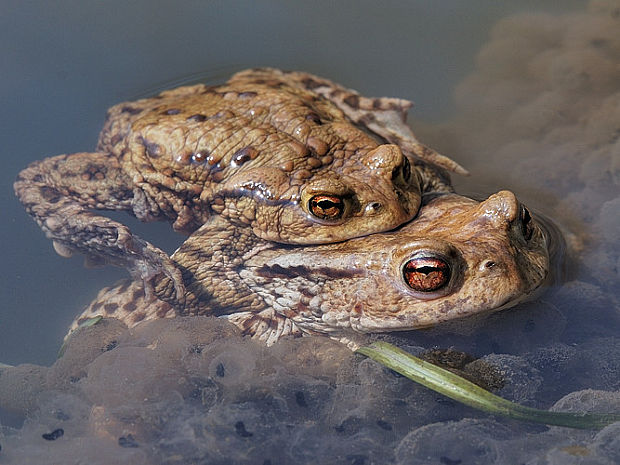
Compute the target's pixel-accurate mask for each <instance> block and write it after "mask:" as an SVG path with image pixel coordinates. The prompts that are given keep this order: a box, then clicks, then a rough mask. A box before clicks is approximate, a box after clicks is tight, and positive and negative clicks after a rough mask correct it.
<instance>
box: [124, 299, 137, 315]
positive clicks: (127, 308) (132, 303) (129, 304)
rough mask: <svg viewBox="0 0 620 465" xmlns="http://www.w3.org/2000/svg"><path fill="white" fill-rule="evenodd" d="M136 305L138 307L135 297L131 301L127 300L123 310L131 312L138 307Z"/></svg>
mask: <svg viewBox="0 0 620 465" xmlns="http://www.w3.org/2000/svg"><path fill="white" fill-rule="evenodd" d="M136 307H137V305H136V301H135V299H132V300H130V301H129V302H127V303H126V304H125V305H123V310H125V311H126V312H130V313H131V312H133V311H134V310H135V309H136Z"/></svg>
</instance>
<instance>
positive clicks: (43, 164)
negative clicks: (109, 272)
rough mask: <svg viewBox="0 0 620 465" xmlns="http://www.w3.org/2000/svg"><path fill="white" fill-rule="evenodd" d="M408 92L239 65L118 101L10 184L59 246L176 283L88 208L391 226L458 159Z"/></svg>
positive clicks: (136, 242) (291, 230)
mask: <svg viewBox="0 0 620 465" xmlns="http://www.w3.org/2000/svg"><path fill="white" fill-rule="evenodd" d="M410 105H411V104H410V102H408V101H406V100H402V99H391V98H377V99H375V98H366V97H362V96H360V95H359V94H358V93H357V92H355V91H353V90H349V89H345V88H343V87H342V86H340V85H338V84H335V83H333V82H331V81H328V80H326V79H322V78H319V77H318V76H313V75H310V74H307V73H299V72H283V71H279V70H275V69H255V70H248V71H243V72H241V73H238V74H237V75H235V76H233V77H232V78H231V79H230V80H229V81H228V82H227V83H226V84H224V85H221V86H207V85H203V84H198V85H193V86H184V87H180V88H177V89H173V90H168V91H165V92H162V93H160V94H159V95H157V96H155V97H153V98H147V99H142V100H137V101H135V102H124V103H120V104H118V105H115V106H113V107H112V108H111V109H110V110H109V111H108V115H107V119H106V122H105V125H104V128H103V130H102V132H101V134H100V137H99V143H98V146H97V149H96V151H95V152H82V153H74V154H71V155H60V156H56V157H51V158H46V159H44V160H42V161H38V162H35V163H33V164H31V165H30V166H29V167H28V168H26V169H25V170H23V171H22V172H21V173H20V174H19V176H18V178H17V181H16V183H15V192H16V194H17V196H18V197H19V200H20V201H21V202H22V203H23V204H24V206H25V207H26V209H27V211H28V213H30V214H31V215H32V216H33V217H34V219H35V220H36V221H37V222H38V224H39V225H40V226H41V228H42V229H43V230H44V231H45V233H46V235H47V236H48V237H49V238H51V239H52V240H53V243H54V247H55V249H56V251H57V252H58V253H59V254H61V255H64V256H69V255H71V254H72V253H73V252H74V251H76V250H77V251H79V252H82V253H85V254H86V255H87V257H89V260H90V261H91V262H92V263H97V262H105V263H112V264H116V265H119V266H124V267H126V268H128V269H129V271H130V272H131V273H132V275H133V276H134V277H140V278H142V279H144V280H145V281H149V280H150V279H151V278H152V277H153V276H156V275H159V274H161V273H162V272H163V273H165V274H166V275H168V276H169V277H171V278H172V279H173V280H174V282H175V285H176V292H177V294H178V296H179V297H180V296H181V295H182V294H183V289H182V283H181V277H180V273H179V270H177V269H176V268H175V266H174V264H173V263H172V262H171V261H170V259H169V257H168V256H167V255H166V254H165V253H164V252H163V251H161V250H160V249H158V248H157V247H155V246H153V245H152V244H150V243H149V242H147V241H144V240H143V239H141V238H139V237H138V236H136V235H134V234H133V233H132V232H131V231H130V230H129V228H128V227H127V226H125V225H123V224H121V223H119V222H117V221H114V220H111V219H109V218H107V217H105V216H102V215H100V214H98V213H94V212H93V211H92V210H124V211H128V212H130V213H132V214H133V215H135V216H136V217H137V218H139V219H140V220H142V221H153V220H168V221H170V222H172V223H173V227H174V229H175V230H176V231H180V232H184V233H191V232H193V231H195V230H196V229H197V228H198V227H200V226H201V225H202V224H204V223H205V222H206V221H207V220H208V219H209V218H210V217H211V216H213V214H220V215H222V216H224V217H225V218H227V220H228V221H230V222H231V223H232V224H236V225H250V227H251V228H252V230H253V232H254V234H255V235H256V236H258V237H260V238H262V239H267V240H273V241H278V242H283V243H291V244H319V243H331V242H336V241H342V240H346V239H349V238H353V237H358V236H364V235H367V234H371V233H375V232H380V231H386V230H390V229H392V228H395V227H397V226H399V225H400V224H402V223H404V222H406V221H408V220H410V219H411V218H413V217H414V215H415V214H416V213H417V211H418V208H419V204H420V196H421V193H422V192H430V191H443V192H446V191H450V190H451V187H450V185H449V181H448V180H447V178H446V176H445V171H444V169H445V170H452V171H456V172H464V170H463V169H462V168H461V167H459V166H458V165H457V164H456V163H454V162H452V161H451V160H449V159H447V158H445V157H443V156H441V155H439V154H437V153H435V152H434V151H432V150H431V149H429V148H427V147H425V146H423V145H422V144H420V143H419V142H418V141H417V140H416V138H415V137H414V135H413V133H412V132H411V130H410V129H409V127H408V126H407V125H406V124H405V117H406V113H407V110H408V109H409V107H410ZM362 129H364V130H362ZM427 162H430V164H429V163H427ZM412 165H413V166H412Z"/></svg>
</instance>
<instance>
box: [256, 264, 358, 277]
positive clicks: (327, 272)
mask: <svg viewBox="0 0 620 465" xmlns="http://www.w3.org/2000/svg"><path fill="white" fill-rule="evenodd" d="M256 274H257V275H259V276H261V277H264V278H282V277H283V278H291V277H296V276H324V277H327V278H332V279H343V278H345V279H346V278H354V277H356V276H363V275H364V272H363V271H361V270H357V269H354V268H349V269H338V268H329V267H326V266H321V267H316V268H309V267H307V266H304V265H296V266H289V267H283V266H281V265H277V264H276V265H263V266H261V267H260V268H257V270H256Z"/></svg>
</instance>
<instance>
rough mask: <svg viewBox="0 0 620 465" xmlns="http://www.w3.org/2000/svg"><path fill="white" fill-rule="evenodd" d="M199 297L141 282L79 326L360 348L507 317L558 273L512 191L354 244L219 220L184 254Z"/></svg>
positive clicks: (182, 262)
mask: <svg viewBox="0 0 620 465" xmlns="http://www.w3.org/2000/svg"><path fill="white" fill-rule="evenodd" d="M172 259H173V260H174V261H175V262H176V263H178V265H179V267H180V268H181V269H182V270H183V279H184V280H185V285H186V289H187V293H186V294H185V296H184V300H183V301H179V300H178V299H176V298H175V296H174V292H173V286H172V285H171V283H170V281H169V280H167V282H166V280H165V281H164V282H162V283H160V285H158V286H157V287H156V292H157V293H158V295H159V297H160V298H161V299H164V300H167V302H164V301H162V300H158V299H152V300H149V299H148V298H145V296H144V289H143V284H142V282H141V281H134V282H133V283H130V282H129V281H126V282H124V283H122V284H120V285H118V286H116V287H112V288H106V289H104V290H102V291H101V292H100V294H99V296H98V297H97V299H96V300H95V301H94V302H93V303H92V304H91V305H90V306H89V307H88V308H87V309H86V311H85V312H84V313H83V314H82V315H81V316H80V317H79V318H78V319H77V320H76V321H75V322H74V326H73V328H75V327H76V326H77V325H78V324H79V323H80V322H81V321H84V320H85V319H88V318H92V317H94V316H97V315H100V316H105V317H113V318H118V319H121V320H123V321H125V322H126V323H127V324H128V325H130V326H132V325H134V324H136V323H138V322H140V321H143V320H147V319H154V318H169V317H174V316H177V315H217V316H220V317H224V318H227V319H228V320H230V321H231V322H232V323H234V324H236V325H237V326H239V327H240V328H242V329H243V331H244V332H245V333H247V334H251V335H252V336H253V337H256V338H258V339H261V340H264V341H266V342H267V343H268V344H271V343H273V342H275V341H276V340H277V339H278V338H280V337H281V336H282V335H287V334H298V335H299V334H324V335H328V336H330V337H333V338H335V339H339V340H343V341H344V342H347V343H348V344H349V345H350V346H352V347H355V346H356V344H357V342H355V341H356V340H357V339H358V337H359V333H371V332H385V331H400V330H408V329H414V328H423V327H426V326H430V325H435V324H437V323H440V322H443V321H447V320H452V319H455V318H461V317H465V316H468V315H473V314H476V313H480V312H484V311H489V310H496V309H500V308H506V307H508V306H510V305H512V304H514V303H516V302H518V301H519V300H520V299H522V298H524V297H525V296H527V295H528V294H530V293H531V292H532V291H533V290H534V289H536V288H537V287H538V286H540V284H541V283H542V282H543V280H544V278H545V276H546V275H547V272H548V269H549V256H548V247H547V238H546V235H545V233H544V231H543V230H542V228H541V227H540V226H539V224H538V223H537V221H536V220H535V219H533V218H532V217H531V216H530V214H529V212H528V210H527V209H526V208H525V207H523V206H522V205H521V204H520V203H519V202H518V201H517V199H516V198H515V196H514V194H512V193H511V192H509V191H501V192H499V193H497V194H495V195H492V196H491V197H489V198H488V199H487V200H485V201H483V202H481V203H480V202H476V201H474V200H471V199H468V198H465V197H461V196H458V195H455V194H444V195H439V196H434V198H431V199H430V200H428V202H427V203H426V204H425V205H424V206H423V207H422V209H421V210H420V214H419V216H418V217H417V218H416V219H415V220H414V221H411V222H409V223H408V224H406V225H404V226H402V227H401V228H399V229H398V230H396V231H392V232H387V233H378V234H373V235H371V236H366V237H362V238H357V239H351V240H349V241H346V242H340V243H335V244H326V245H316V246H290V245H289V246H287V245H282V244H276V243H273V242H268V241H265V240H264V239H261V238H258V237H257V236H256V235H254V234H253V233H252V231H251V230H250V228H247V227H240V226H238V225H235V224H233V223H229V222H226V220H225V219H223V218H222V217H214V218H213V219H211V220H210V221H209V222H208V223H206V224H205V225H204V226H202V227H201V228H200V229H199V230H198V231H196V232H195V233H194V234H193V235H192V236H191V237H190V238H188V240H187V241H186V242H185V243H183V244H182V245H181V247H180V248H179V249H178V250H177V251H176V252H175V253H174V254H173V255H172ZM171 303H172V305H171Z"/></svg>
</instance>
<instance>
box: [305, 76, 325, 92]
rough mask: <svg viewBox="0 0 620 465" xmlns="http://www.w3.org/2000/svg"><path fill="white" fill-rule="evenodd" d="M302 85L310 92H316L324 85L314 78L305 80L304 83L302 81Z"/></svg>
mask: <svg viewBox="0 0 620 465" xmlns="http://www.w3.org/2000/svg"><path fill="white" fill-rule="evenodd" d="M301 83H302V84H303V85H304V87H305V88H306V89H310V90H314V89H316V88H317V87H321V86H322V85H323V84H321V83H320V82H319V81H315V80H314V79H312V78H305V79H304V80H303V81H301Z"/></svg>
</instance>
